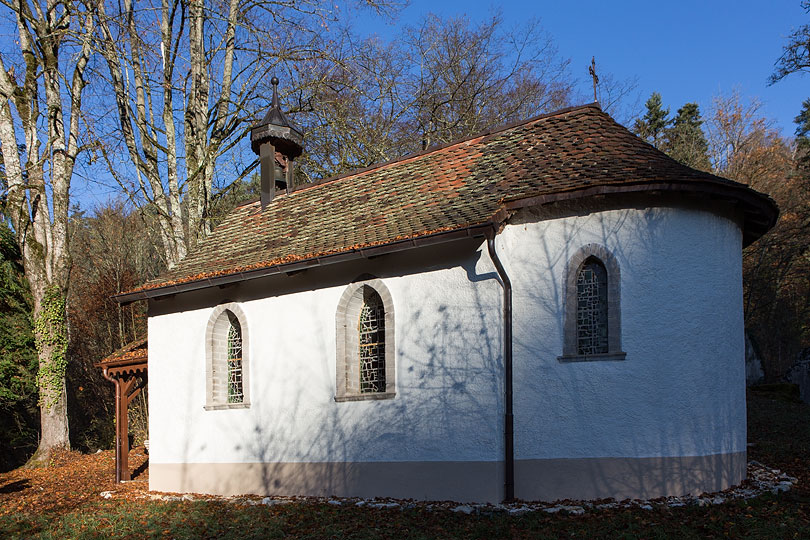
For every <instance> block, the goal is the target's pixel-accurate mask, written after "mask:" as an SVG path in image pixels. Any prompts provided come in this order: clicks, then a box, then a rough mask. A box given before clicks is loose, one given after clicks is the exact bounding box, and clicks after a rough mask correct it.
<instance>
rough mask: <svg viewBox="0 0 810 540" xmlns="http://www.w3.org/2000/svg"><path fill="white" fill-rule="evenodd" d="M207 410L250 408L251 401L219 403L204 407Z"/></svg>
mask: <svg viewBox="0 0 810 540" xmlns="http://www.w3.org/2000/svg"><path fill="white" fill-rule="evenodd" d="M203 408H204V409H205V410H206V411H224V410H227V409H249V408H250V403H217V404H215V405H206V406H205V407H203Z"/></svg>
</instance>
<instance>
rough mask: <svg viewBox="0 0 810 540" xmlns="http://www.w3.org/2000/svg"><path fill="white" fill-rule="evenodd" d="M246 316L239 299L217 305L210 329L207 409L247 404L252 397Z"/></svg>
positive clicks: (244, 405)
mask: <svg viewBox="0 0 810 540" xmlns="http://www.w3.org/2000/svg"><path fill="white" fill-rule="evenodd" d="M245 322H246V318H245V314H244V312H243V311H242V309H241V308H240V307H239V306H238V305H237V304H235V303H227V304H222V305H219V306H217V307H216V308H214V311H213V313H211V317H210V318H209V320H208V327H207V329H206V344H205V345H206V346H205V349H206V355H205V356H206V376H205V382H206V398H205V408H206V409H231V408H239V407H247V406H249V405H250V401H249V389H250V385H249V380H248V347H247V345H248V336H247V326H246V324H245Z"/></svg>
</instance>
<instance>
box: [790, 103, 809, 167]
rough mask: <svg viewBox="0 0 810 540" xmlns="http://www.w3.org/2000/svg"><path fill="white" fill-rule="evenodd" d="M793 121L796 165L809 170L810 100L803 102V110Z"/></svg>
mask: <svg viewBox="0 0 810 540" xmlns="http://www.w3.org/2000/svg"><path fill="white" fill-rule="evenodd" d="M793 121H794V122H795V123H796V165H797V166H798V167H799V168H800V169H804V170H807V169H808V166H810V99H805V100H804V102H802V110H801V111H800V112H799V114H798V115H797V116H796V118H794V119H793Z"/></svg>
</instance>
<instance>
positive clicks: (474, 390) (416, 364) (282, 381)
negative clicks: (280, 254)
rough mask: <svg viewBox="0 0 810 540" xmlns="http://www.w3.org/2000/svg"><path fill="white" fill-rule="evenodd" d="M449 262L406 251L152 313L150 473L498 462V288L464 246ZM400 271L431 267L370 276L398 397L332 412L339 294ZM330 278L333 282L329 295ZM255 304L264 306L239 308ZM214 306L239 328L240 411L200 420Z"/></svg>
mask: <svg viewBox="0 0 810 540" xmlns="http://www.w3.org/2000/svg"><path fill="white" fill-rule="evenodd" d="M453 257H454V258H453V259H452V260H450V261H448V260H447V257H446V256H443V255H442V254H441V250H440V249H433V250H427V251H420V252H418V253H415V252H408V253H403V254H400V255H395V256H390V257H388V258H386V260H378V261H376V262H372V261H369V262H364V263H356V264H353V265H346V266H345V267H343V268H340V269H338V268H334V267H332V268H329V267H327V268H323V269H318V270H313V271H308V272H306V273H304V274H299V275H297V276H295V277H294V278H279V279H277V280H276V281H275V282H274V283H275V284H279V283H281V284H282V285H283V284H284V283H286V282H285V281H284V280H285V279H286V280H287V282H289V283H292V284H294V287H295V289H298V290H297V292H289V293H285V294H279V293H277V292H276V291H274V290H271V289H269V288H267V287H268V284H267V282H262V281H256V282H250V283H245V284H243V285H242V286H240V287H239V289H238V290H234V289H233V288H231V289H225V290H223V291H216V289H215V290H214V292H208V293H205V294H207V295H208V296H207V297H206V299H205V301H203V302H202V303H207V304H209V305H205V306H204V307H195V306H194V305H193V304H194V302H193V301H191V300H184V299H183V298H176V299H169V300H164V301H160V302H158V303H157V304H155V305H154V306H153V309H152V311H153V312H156V311H165V313H164V314H159V315H155V316H150V317H149V348H150V353H149V381H150V382H149V399H150V410H151V411H152V414H151V415H150V442H151V448H150V454H151V455H150V460H151V462H153V463H240V462H277V461H278V462H364V461H371V462H375V461H444V460H455V461H498V460H500V459H501V457H500V456H501V455H502V452H503V451H502V447H503V443H502V438H503V436H502V430H501V418H502V405H501V401H502V400H501V394H502V391H501V390H500V389H501V388H502V382H501V371H502V370H501V369H500V343H501V326H500V308H499V306H500V301H501V290H500V286H499V284H498V283H497V282H496V281H494V280H492V279H487V278H486V275H487V274H489V273H490V272H491V271H492V270H491V265H490V262H489V259H488V258H487V257H486V255H484V256H483V257H481V253H480V252H476V251H475V248H474V246H473V247H472V248H467V249H466V250H465V252H464V253H463V256H461V258H459V257H458V256H457V255H454V256H453ZM403 264H404V265H406V266H407V265H416V266H419V267H422V268H424V267H428V268H431V267H432V269H429V270H428V271H427V272H426V273H424V274H408V273H405V274H403V275H398V276H393V277H382V280H383V282H384V283H385V285H386V286H387V287H388V289H389V290H390V292H391V294H392V296H393V299H394V304H395V318H396V363H397V365H396V369H397V374H396V397H395V398H393V399H388V400H379V401H354V402H343V403H336V402H335V401H334V396H335V354H336V352H335V351H336V347H335V310H336V308H337V305H338V300H339V298H340V296H341V294H342V293H343V291H344V289H345V287H346V285H345V284H346V283H348V282H349V281H351V280H352V279H353V278H355V277H357V276H358V275H360V274H362V273H364V272H371V273H375V274H377V275H381V276H382V275H383V274H386V273H388V270H390V268H391V267H393V268H396V267H400V266H403ZM336 272H337V273H339V274H340V273H342V274H344V275H345V276H346V277H345V280H344V281H343V284H341V285H338V286H329V285H328V281H330V280H331V281H335V280H336V281H340V278H339V277H338V278H335V276H334V274H335V273H336ZM293 279H294V280H295V281H292V280H293ZM324 283H326V284H327V285H326V286H323V284H324ZM321 287H323V288H321ZM263 288H264V290H262V289H263ZM301 289H303V290H301ZM265 291H266V292H265ZM261 294H268V295H269V296H268V297H266V298H256V299H252V300H245V301H239V300H238V297H240V296H242V297H251V296H256V295H261ZM223 299H230V300H231V301H236V302H238V303H239V305H240V306H241V308H242V310H243V311H244V313H245V315H246V317H247V325H248V326H249V333H250V342H249V343H247V344H246V346H247V347H249V351H250V367H249V369H250V378H249V384H250V396H251V398H250V401H251V404H250V407H249V408H244V409H231V410H214V411H211V410H204V408H203V407H204V405H205V349H204V347H205V328H206V325H207V323H208V320H209V317H210V314H211V312H212V311H213V307H214V305H216V303H218V302H220V301H222V300H223ZM161 302H163V303H161ZM175 309H180V311H176V312H172V311H173V310H175Z"/></svg>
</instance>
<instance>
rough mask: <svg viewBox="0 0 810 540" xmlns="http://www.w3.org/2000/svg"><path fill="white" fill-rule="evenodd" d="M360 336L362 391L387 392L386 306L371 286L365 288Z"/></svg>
mask: <svg viewBox="0 0 810 540" xmlns="http://www.w3.org/2000/svg"><path fill="white" fill-rule="evenodd" d="M357 331H358V332H359V338H360V347H359V348H360V350H359V354H358V356H359V360H360V393H362V394H365V393H368V392H385V307H384V306H383V302H382V298H380V295H379V294H377V291H375V290H374V289H372V288H371V287H367V288H365V289H364V290H363V307H362V309H360V321H359V324H358V326H357Z"/></svg>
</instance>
